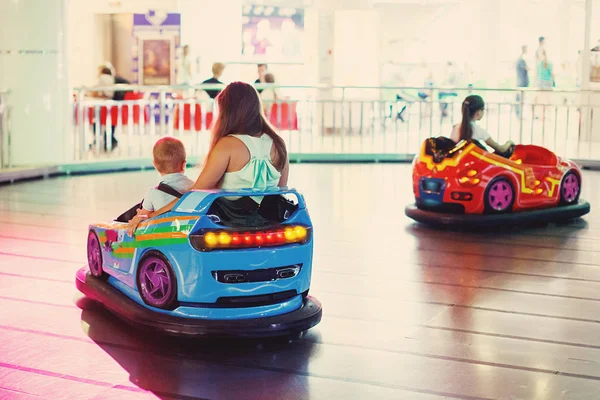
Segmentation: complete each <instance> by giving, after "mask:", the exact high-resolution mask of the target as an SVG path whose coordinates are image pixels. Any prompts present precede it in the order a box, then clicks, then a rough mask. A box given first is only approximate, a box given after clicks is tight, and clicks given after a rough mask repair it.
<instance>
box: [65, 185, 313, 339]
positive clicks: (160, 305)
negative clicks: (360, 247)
mask: <svg viewBox="0 0 600 400" xmlns="http://www.w3.org/2000/svg"><path fill="white" fill-rule="evenodd" d="M252 198H255V199H257V200H259V202H260V206H259V205H258V203H257V202H256V201H254V200H252ZM126 226H127V224H126V223H123V222H111V223H108V224H94V225H91V226H90V229H89V233H88V241H87V243H88V244H87V253H88V265H87V266H86V267H83V268H81V269H80V270H79V271H78V272H77V276H76V284H77V288H78V289H79V290H80V291H81V292H82V293H84V294H85V295H86V296H88V297H90V298H92V299H94V300H96V301H99V302H101V303H102V304H103V305H104V306H105V307H106V308H107V309H108V310H110V311H111V312H113V313H115V314H116V315H117V316H119V317H122V318H123V319H125V320H127V321H129V322H131V323H132V324H134V325H137V326H139V327H141V328H144V329H151V330H156V331H160V332H163V333H167V334H172V335H183V336H193V337H208V336H219V337H266V336H284V335H291V334H295V333H298V332H302V331H305V330H307V329H309V328H311V327H313V326H315V325H316V324H318V323H319V321H320V320H321V315H322V308H321V304H320V303H319V301H318V300H316V299H314V298H313V297H311V296H309V295H308V292H309V289H310V282H311V272H312V256H313V228H312V223H311V220H310V217H309V215H308V212H307V210H306V205H305V202H304V199H303V197H302V195H301V194H300V193H298V192H297V191H295V190H293V189H286V188H279V189H276V190H270V191H256V190H239V191H227V192H225V191H192V192H188V193H186V194H184V195H183V196H182V197H181V198H180V200H179V201H178V202H177V204H176V205H175V206H174V207H173V210H172V211H170V212H168V213H166V214H163V215H159V216H156V217H154V218H151V219H148V220H147V221H144V222H143V223H141V224H140V225H139V227H138V229H137V230H136V232H135V235H134V237H130V236H129V235H127V232H126Z"/></svg>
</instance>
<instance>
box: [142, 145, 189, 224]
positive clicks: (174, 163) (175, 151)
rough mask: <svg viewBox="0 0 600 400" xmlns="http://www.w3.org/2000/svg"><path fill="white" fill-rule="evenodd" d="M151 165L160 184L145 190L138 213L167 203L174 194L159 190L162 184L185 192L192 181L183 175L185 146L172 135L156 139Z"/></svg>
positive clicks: (153, 209) (148, 212) (149, 210)
mask: <svg viewBox="0 0 600 400" xmlns="http://www.w3.org/2000/svg"><path fill="white" fill-rule="evenodd" d="M152 155H153V158H154V159H153V160H152V165H154V168H156V170H157V171H158V172H159V173H160V175H161V176H162V179H161V185H159V187H157V188H150V189H148V191H147V192H146V196H145V197H144V201H143V202H142V209H141V210H140V211H138V214H143V215H148V214H150V213H151V212H152V211H155V210H158V209H159V208H162V207H164V206H166V205H167V204H169V203H170V202H171V201H173V199H174V198H175V196H173V195H171V194H169V193H168V192H169V190H168V188H167V190H164V191H163V190H161V189H160V188H163V187H164V186H168V187H170V188H171V189H174V190H175V191H176V192H179V193H185V192H187V191H188V190H189V189H190V188H191V187H192V185H193V184H194V181H192V180H191V179H189V178H188V177H187V176H185V175H184V173H183V172H184V171H185V164H186V154H185V147H184V146H183V143H181V141H180V140H178V139H175V138H174V137H164V138H161V139H158V140H157V141H156V143H155V144H154V148H153V149H152Z"/></svg>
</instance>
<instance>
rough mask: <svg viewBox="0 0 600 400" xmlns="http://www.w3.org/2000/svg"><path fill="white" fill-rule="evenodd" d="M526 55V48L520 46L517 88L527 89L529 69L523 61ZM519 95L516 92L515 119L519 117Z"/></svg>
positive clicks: (517, 65)
mask: <svg viewBox="0 0 600 400" xmlns="http://www.w3.org/2000/svg"><path fill="white" fill-rule="evenodd" d="M526 54H527V46H525V45H524V46H521V55H520V56H519V58H518V59H517V64H516V69H517V87H518V88H526V87H529V67H528V66H527V62H526V61H525V55H526ZM520 102H521V93H519V92H517V105H516V107H515V113H516V114H517V117H519V116H520V115H521V107H520Z"/></svg>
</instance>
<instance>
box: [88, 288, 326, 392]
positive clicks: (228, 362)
mask: <svg viewBox="0 0 600 400" xmlns="http://www.w3.org/2000/svg"><path fill="white" fill-rule="evenodd" d="M78 306H79V307H80V308H81V309H82V312H81V321H82V326H83V328H84V330H87V335H88V336H89V337H90V339H92V340H93V341H94V342H95V343H96V344H97V345H98V346H100V347H101V348H102V349H103V350H104V351H105V352H106V353H107V354H109V355H110V356H111V357H112V358H113V359H114V360H115V361H117V362H118V363H119V365H120V366H121V367H122V368H123V369H125V370H126V371H127V372H128V373H129V376H130V382H131V383H132V384H133V385H135V386H137V387H139V388H141V389H144V390H148V391H151V392H152V393H153V394H155V395H156V396H158V397H159V398H164V399H166V398H181V396H193V397H194V398H197V396H200V397H201V398H279V397H272V396H273V395H274V394H277V393H280V394H281V395H284V394H285V397H288V398H289V397H290V395H292V397H293V398H308V397H309V384H308V380H307V379H306V378H307V376H308V364H309V362H310V359H311V357H312V356H313V355H314V353H315V349H314V337H313V338H312V339H313V340H311V341H307V340H304V339H303V335H302V334H301V335H297V336H296V337H292V338H288V337H286V338H270V339H241V340H240V339H238V340H235V339H190V338H176V337H169V336H164V335H161V334H158V333H152V332H144V331H141V330H139V329H137V328H136V327H133V326H130V325H128V324H127V323H126V322H124V321H121V320H120V319H118V318H117V317H116V316H115V315H113V314H111V313H109V312H108V311H107V310H106V309H104V308H103V307H102V306H101V305H100V304H98V303H96V302H94V301H92V300H89V299H87V298H82V299H80V300H79V302H78ZM290 390H292V391H293V393H290ZM267 394H268V396H267ZM249 396H250V397H249Z"/></svg>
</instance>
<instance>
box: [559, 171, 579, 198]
mask: <svg viewBox="0 0 600 400" xmlns="http://www.w3.org/2000/svg"><path fill="white" fill-rule="evenodd" d="M561 191H562V197H563V199H564V200H565V201H566V202H567V203H572V202H573V201H575V199H576V198H577V196H579V180H578V179H577V177H576V176H575V174H573V173H571V174H568V175H567V176H566V177H565V181H564V182H563V184H562V188H561Z"/></svg>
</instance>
